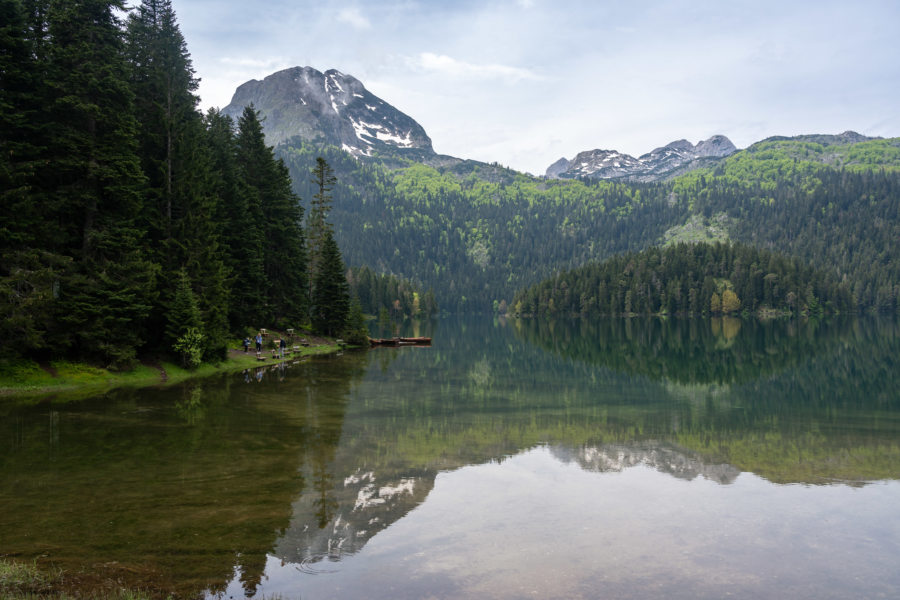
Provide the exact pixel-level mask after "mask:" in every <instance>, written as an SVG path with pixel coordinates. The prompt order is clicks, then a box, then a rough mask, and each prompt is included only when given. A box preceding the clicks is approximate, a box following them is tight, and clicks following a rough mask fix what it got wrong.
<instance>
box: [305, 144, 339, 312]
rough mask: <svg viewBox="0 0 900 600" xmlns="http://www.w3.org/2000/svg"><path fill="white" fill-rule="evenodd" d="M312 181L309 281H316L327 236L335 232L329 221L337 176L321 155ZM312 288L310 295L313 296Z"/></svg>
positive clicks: (307, 231) (307, 236)
mask: <svg viewBox="0 0 900 600" xmlns="http://www.w3.org/2000/svg"><path fill="white" fill-rule="evenodd" d="M311 183H312V184H313V185H314V186H315V189H316V192H315V193H314V194H313V197H312V200H311V201H310V206H309V215H308V217H307V221H306V239H307V240H308V241H309V281H310V283H312V282H313V281H315V279H316V276H317V273H318V270H319V264H320V263H321V261H322V251H323V246H324V244H325V237H326V236H327V235H329V234H332V235H333V234H334V229H333V228H332V226H331V224H330V223H329V222H328V213H329V212H330V211H331V190H332V189H334V185H335V183H337V178H336V177H335V176H334V171H333V170H332V169H331V166H330V165H329V164H328V162H326V160H325V159H324V158H322V157H321V156H318V157H316V166H315V167H314V168H313V177H312V180H311ZM312 293H313V292H312V290H310V297H312Z"/></svg>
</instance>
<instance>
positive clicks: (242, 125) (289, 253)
mask: <svg viewBox="0 0 900 600" xmlns="http://www.w3.org/2000/svg"><path fill="white" fill-rule="evenodd" d="M236 142H237V143H236V145H237V163H238V169H239V173H240V176H241V186H242V190H243V192H244V193H245V195H246V198H247V212H248V214H249V222H250V224H251V225H250V227H251V232H250V238H251V240H253V241H256V242H257V243H260V246H259V247H257V248H255V249H254V250H255V254H254V255H253V256H252V257H251V259H252V261H251V263H250V264H248V265H247V266H246V269H244V270H243V271H242V273H241V274H239V276H240V275H244V276H246V277H247V278H248V282H249V284H250V286H251V293H253V292H255V294H256V296H255V298H245V299H244V300H245V302H246V304H247V305H248V309H249V310H248V317H249V318H250V319H252V320H251V321H250V322H251V323H255V325H254V326H256V327H259V326H260V324H261V323H272V324H273V325H276V326H277V325H287V326H292V325H296V324H298V323H301V322H304V321H305V320H306V316H307V307H308V302H307V280H306V268H307V264H306V260H307V258H306V243H305V240H304V235H303V208H302V207H301V206H300V199H299V198H298V197H297V196H296V195H294V193H293V192H292V191H291V179H290V176H289V175H288V172H287V168H286V167H285V166H284V164H283V163H282V162H281V161H280V160H276V159H275V155H274V153H273V151H272V148H271V147H269V146H266V143H265V137H264V135H263V131H262V125H261V124H260V122H259V113H258V112H257V111H256V109H255V108H253V107H252V106H248V107H246V108H245V109H244V112H243V114H242V115H241V118H240V120H239V121H238V135H237V140H236ZM260 266H261V267H262V268H261V270H259V267H260Z"/></svg>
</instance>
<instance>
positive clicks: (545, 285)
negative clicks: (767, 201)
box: [513, 243, 856, 316]
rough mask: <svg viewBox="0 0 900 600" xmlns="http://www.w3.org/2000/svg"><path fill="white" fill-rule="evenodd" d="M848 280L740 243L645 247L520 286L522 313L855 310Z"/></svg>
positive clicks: (517, 308)
mask: <svg viewBox="0 0 900 600" xmlns="http://www.w3.org/2000/svg"><path fill="white" fill-rule="evenodd" d="M855 310H856V303H855V302H854V300H853V297H852V295H851V293H850V289H849V285H847V284H846V283H843V284H841V283H838V282H837V281H836V280H835V278H834V276H833V275H832V274H830V273H826V272H823V271H816V270H814V269H812V268H811V267H809V266H806V265H805V264H804V263H803V262H801V261H799V260H797V259H788V258H786V257H784V256H783V255H781V254H778V253H776V252H769V251H767V250H759V249H757V248H754V247H752V246H746V245H743V244H723V243H717V244H705V243H699V244H686V243H680V244H676V245H672V246H668V247H666V248H662V249H661V248H658V247H653V248H647V249H646V250H642V251H640V252H637V253H631V252H629V253H626V254H621V255H617V256H615V257H613V258H611V259H609V260H606V261H604V262H596V263H591V264H588V265H585V266H582V267H579V268H577V269H573V270H570V271H566V272H563V273H559V274H557V275H556V276H555V277H552V278H550V279H547V280H544V281H543V282H541V283H539V284H537V285H534V286H531V287H530V288H528V289H526V290H523V291H521V292H519V293H518V294H516V296H515V298H514V299H513V312H514V313H515V314H519V315H557V314H558V315H612V316H619V315H634V314H645V315H649V314H668V315H701V314H704V315H705V314H712V315H728V314H737V313H740V312H745V311H746V312H750V313H755V312H766V311H770V312H771V311H774V312H776V313H790V314H795V315H796V314H805V315H809V314H813V315H821V314H824V313H829V314H832V313H837V312H848V311H855Z"/></svg>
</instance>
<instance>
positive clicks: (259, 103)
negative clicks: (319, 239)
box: [222, 67, 434, 157]
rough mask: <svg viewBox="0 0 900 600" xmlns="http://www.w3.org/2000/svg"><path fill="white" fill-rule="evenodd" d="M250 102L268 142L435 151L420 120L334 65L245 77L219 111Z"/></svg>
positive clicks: (235, 110) (365, 150)
mask: <svg viewBox="0 0 900 600" xmlns="http://www.w3.org/2000/svg"><path fill="white" fill-rule="evenodd" d="M251 104H252V105H253V106H254V107H255V108H256V109H257V110H258V111H259V112H260V113H261V115H262V116H263V117H264V118H265V120H264V121H263V130H264V131H265V134H266V141H267V143H269V144H272V145H277V144H278V143H280V142H283V141H286V140H289V139H291V138H294V137H300V138H303V139H305V140H318V141H323V142H325V143H329V144H333V145H335V146H338V147H341V148H343V149H344V150H346V151H347V152H349V153H351V154H353V155H354V156H357V157H359V156H372V155H373V154H374V153H376V152H384V151H390V152H401V153H402V152H405V151H409V152H411V153H414V154H415V155H417V156H423V155H424V156H429V155H433V154H434V150H433V149H432V146H431V139H430V138H429V137H428V135H427V134H426V133H425V130H424V129H423V128H422V126H421V125H419V124H418V123H417V122H416V121H415V120H413V119H412V118H411V117H410V116H408V115H406V114H404V113H402V112H400V111H399V110H397V109H396V108H394V107H393V106H391V105H390V104H388V103H387V102H385V101H383V100H382V99H380V98H378V97H377V96H375V95H374V94H372V93H371V92H369V91H368V90H367V89H366V88H365V86H364V85H363V84H362V82H360V81H359V80H358V79H356V78H355V77H353V76H352V75H347V74H345V73H341V72H340V71H338V70H336V69H329V70H327V71H325V72H324V73H322V72H320V71H318V70H316V69H314V68H312V67H293V68H290V69H285V70H283V71H279V72H277V73H273V74H272V75H269V76H268V77H266V78H265V79H263V80H262V81H258V80H255V79H254V80H251V81H248V82H246V83H244V84H242V85H241V86H240V87H238V88H237V90H236V91H235V93H234V96H233V97H232V99H231V103H230V104H229V105H228V106H226V107H225V108H224V109H223V111H222V112H224V113H225V114H228V115H231V116H232V117H233V118H235V119H236V118H238V117H240V114H241V113H242V112H243V110H244V107H246V106H249V105H251Z"/></svg>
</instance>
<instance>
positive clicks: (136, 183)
mask: <svg viewBox="0 0 900 600" xmlns="http://www.w3.org/2000/svg"><path fill="white" fill-rule="evenodd" d="M123 10H124V3H122V2H120V1H105V0H57V1H55V2H53V3H52V4H51V5H50V10H49V11H48V13H47V21H48V24H49V28H48V31H49V35H50V37H51V40H52V44H51V45H50V47H49V65H50V66H49V68H48V70H47V84H48V87H49V88H50V89H51V90H52V92H51V94H50V98H49V102H48V106H47V113H48V123H47V124H48V127H49V128H50V130H51V131H52V134H48V141H47V148H46V150H45V151H44V152H43V156H42V158H44V159H45V161H44V165H45V167H44V169H43V170H42V171H41V172H39V173H37V176H38V177H39V178H40V179H41V181H42V183H43V189H44V191H45V194H46V195H45V197H44V201H45V202H46V203H45V204H44V205H43V210H44V211H45V213H44V217H45V218H48V219H50V220H51V222H53V223H54V224H55V233H56V235H55V236H54V238H53V239H52V240H48V241H46V242H45V243H47V244H48V245H49V246H50V249H51V250H52V251H54V252H57V253H59V254H63V255H67V256H71V257H73V258H74V259H75V261H74V268H73V270H72V272H70V273H68V274H67V276H66V277H63V278H62V281H61V283H60V291H59V303H60V308H61V310H62V313H63V315H64V316H63V317H61V322H62V323H64V325H65V329H66V331H63V332H58V333H57V338H58V341H59V343H60V344H70V346H71V348H72V349H73V350H74V352H75V354H76V355H78V356H83V357H92V358H95V359H97V360H101V361H103V362H106V363H108V364H112V365H116V366H123V365H127V364H128V363H130V362H131V360H133V358H134V354H135V349H136V348H137V347H138V346H140V344H141V342H142V333H143V329H142V327H141V325H142V324H143V322H144V319H145V318H146V316H147V314H148V312H149V309H150V306H151V303H152V301H153V288H154V281H155V275H156V270H157V269H156V267H155V265H154V264H153V263H152V262H150V261H148V260H146V259H145V257H144V256H143V254H142V252H141V250H142V243H141V237H142V233H141V230H140V229H139V228H138V227H137V226H136V219H137V217H138V216H139V214H140V211H141V206H142V194H143V189H144V187H143V186H144V178H143V175H142V173H141V170H140V164H139V161H138V158H137V154H136V151H135V150H136V143H135V133H136V123H135V120H134V115H133V102H132V101H133V96H132V93H131V90H130V88H129V86H128V82H127V70H126V66H125V62H124V60H123V55H122V44H121V31H120V23H119V21H118V19H117V17H116V13H117V12H119V11H123Z"/></svg>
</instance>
